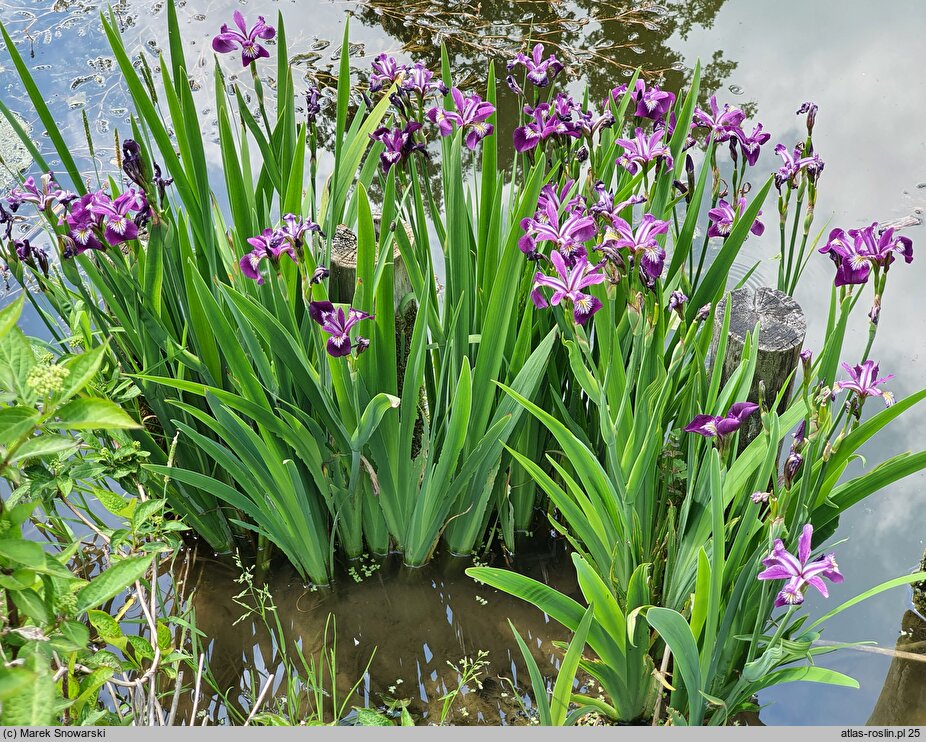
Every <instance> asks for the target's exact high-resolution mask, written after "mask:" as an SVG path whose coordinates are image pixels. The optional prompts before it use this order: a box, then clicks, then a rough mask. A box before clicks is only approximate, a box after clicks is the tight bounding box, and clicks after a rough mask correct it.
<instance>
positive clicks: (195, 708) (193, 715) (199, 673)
mask: <svg viewBox="0 0 926 742" xmlns="http://www.w3.org/2000/svg"><path fill="white" fill-rule="evenodd" d="M205 661H206V655H205V654H201V655H199V667H198V668H197V670H196V684H195V687H194V688H193V711H192V713H191V714H190V726H191V727H193V726H196V712H197V711H198V710H199V687H200V683H202V679H203V663H204V662H205Z"/></svg>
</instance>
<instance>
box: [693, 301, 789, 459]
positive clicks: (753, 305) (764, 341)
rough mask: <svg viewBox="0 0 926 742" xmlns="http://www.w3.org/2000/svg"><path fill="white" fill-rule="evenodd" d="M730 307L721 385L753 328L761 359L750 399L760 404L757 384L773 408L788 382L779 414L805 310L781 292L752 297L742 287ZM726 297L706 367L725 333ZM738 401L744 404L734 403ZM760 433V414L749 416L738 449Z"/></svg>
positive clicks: (719, 308)
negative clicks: (761, 387)
mask: <svg viewBox="0 0 926 742" xmlns="http://www.w3.org/2000/svg"><path fill="white" fill-rule="evenodd" d="M730 298H731V300H732V301H733V304H732V305H731V308H730V331H729V333H728V336H727V352H726V355H725V357H724V358H723V359H722V361H721V362H722V363H723V371H722V372H721V383H726V382H727V380H728V379H729V378H730V377H731V376H732V375H733V373H734V372H735V371H736V369H737V367H738V366H739V364H740V360H741V359H742V357H743V346H744V344H745V342H746V336H747V335H749V334H750V333H751V332H753V331H754V330H755V328H756V325H757V324H758V325H760V328H761V329H760V330H759V355H758V359H757V361H756V372H755V375H754V376H753V379H752V388H751V389H750V390H749V395H748V398H747V399H748V401H750V402H758V401H759V384H760V382H761V383H763V384H764V385H765V402H766V404H772V403H773V402H774V400H775V399H776V398H777V396H778V394H779V393H780V392H781V390H782V389H783V388H784V387H785V384H788V388H787V390H786V391H785V394H784V396H783V397H782V401H781V404H780V405H779V408H778V410H777V412H778V413H779V414H781V413H783V412H784V411H785V409H786V408H787V403H788V400H789V398H790V396H791V388H792V387H793V384H794V376H793V375H792V372H793V371H794V370H795V369H796V368H797V364H798V361H799V359H800V353H801V348H802V347H803V344H804V336H805V335H806V333H807V322H806V320H805V318H804V311H803V310H802V309H801V305H800V304H798V303H797V302H796V301H795V300H794V299H793V298H792V297H790V296H788V295H787V294H785V293H784V292H782V291H778V290H777V289H772V288H768V287H765V286H763V287H761V288H759V289H757V290H756V291H755V293H753V291H752V289H750V288H745V287H744V288H741V289H737V290H736V291H733V292H732V293H731V294H730ZM726 302H727V300H726V298H724V299H723V300H721V301H720V302H719V303H718V304H717V311H716V312H715V313H714V339H713V341H712V343H711V352H710V359H711V360H710V363H711V365H713V364H714V363H715V362H716V361H717V359H716V355H717V347H718V345H719V343H720V334H721V333H722V332H723V317H724V312H725V311H726ZM735 401H742V400H735ZM761 430H762V421H761V419H760V417H759V416H758V415H753V416H752V417H750V418H749V419H748V420H747V421H746V424H745V425H744V426H743V428H742V429H741V431H740V450H742V448H744V447H745V446H746V445H747V444H748V443H749V442H750V441H752V440H753V439H754V438H755V437H756V436H757V435H758V434H759V432H760V431H761Z"/></svg>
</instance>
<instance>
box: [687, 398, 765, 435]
mask: <svg viewBox="0 0 926 742" xmlns="http://www.w3.org/2000/svg"><path fill="white" fill-rule="evenodd" d="M758 409H759V405H757V404H753V403H752V402H737V403H736V404H734V405H732V406H731V407H730V409H729V410H727V414H726V416H724V417H720V416H718V415H695V418H694V420H692V421H691V422H690V423H688V426H687V427H686V428H685V432H686V433H697V434H698V435H703V436H704V437H705V438H719V439H723V438H724V437H725V436H727V435H730V434H731V433H735V432H736V431H737V430H739V429H740V427H741V426H742V425H743V423H744V422H746V419H747V418H748V417H749V416H750V415H751V414H752V413H753V412H755V411H756V410H758Z"/></svg>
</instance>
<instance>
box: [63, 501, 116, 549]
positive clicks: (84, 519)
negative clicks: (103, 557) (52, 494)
mask: <svg viewBox="0 0 926 742" xmlns="http://www.w3.org/2000/svg"><path fill="white" fill-rule="evenodd" d="M61 502H63V503H64V505H65V507H67V509H68V510H70V511H71V512H72V513H74V515H76V516H77V517H78V519H79V520H80V522H81V523H83V524H84V525H85V526H87V528H89V529H90V530H91V531H93V532H94V533H95V534H96V535H97V536H99V537H100V538H101V539H102V540H103V541H104V542H105V543H107V544H109V543H110V541H111V540H110V538H109V536H107V535H106V534H105V533H103V532H102V531H101V530H100V529H99V528H97V527H96V526H95V525H93V523H92V522H91V521H90V520H89V519H88V518H87V516H85V515H84V514H83V513H82V512H80V511H79V510H78V509H77V508H75V507H74V506H73V505H71V503H70V502H68V500H67V498H65V497H62V498H61Z"/></svg>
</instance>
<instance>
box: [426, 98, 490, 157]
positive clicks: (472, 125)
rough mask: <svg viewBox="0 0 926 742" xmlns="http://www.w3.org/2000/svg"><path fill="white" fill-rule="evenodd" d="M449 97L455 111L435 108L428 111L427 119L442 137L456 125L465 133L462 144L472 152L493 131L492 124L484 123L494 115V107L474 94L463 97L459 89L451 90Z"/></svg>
mask: <svg viewBox="0 0 926 742" xmlns="http://www.w3.org/2000/svg"><path fill="white" fill-rule="evenodd" d="M450 96H451V97H452V98H453V103H454V106H456V109H457V110H456V111H447V110H444V109H442V108H437V107H435V108H432V109H431V110H430V111H428V118H429V119H430V120H431V121H432V122H434V123H435V124H437V129H438V131H439V132H440V135H441V136H442V137H446V136H449V135H450V134H452V133H453V126H454V124H456V125H457V126H458V127H459V128H460V129H462V130H463V131H464V132H465V133H464V135H463V143H464V144H465V145H466V146H467V147H469V148H470V149H472V150H474V149H476V145H477V144H479V142H481V141H482V140H483V139H485V138H486V137H487V136H489V135H490V134H491V133H492V132H493V131H495V127H494V126H492V124H487V123H486V119H488V118H489V116H491V115H492V114H493V113H495V106H493V105H492V104H491V103H489V102H488V101H484V100H482V98H480V97H479V96H478V95H475V94H474V95H470V96H469V97H465V96H464V95H463V93H461V92H460V90H459V88H451V89H450Z"/></svg>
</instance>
